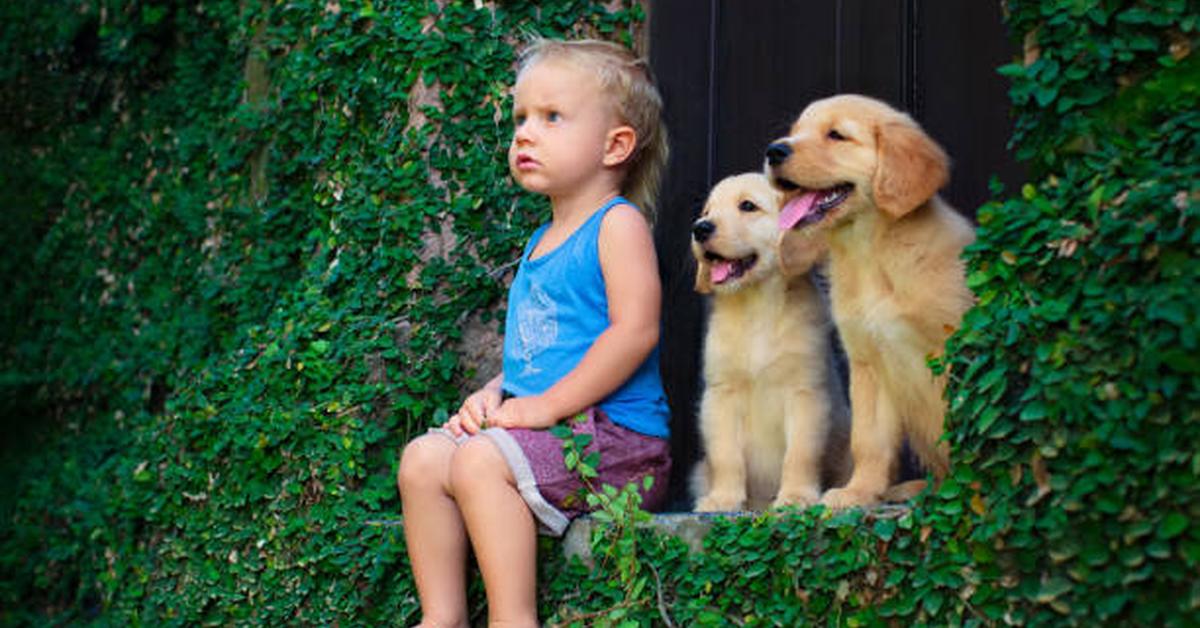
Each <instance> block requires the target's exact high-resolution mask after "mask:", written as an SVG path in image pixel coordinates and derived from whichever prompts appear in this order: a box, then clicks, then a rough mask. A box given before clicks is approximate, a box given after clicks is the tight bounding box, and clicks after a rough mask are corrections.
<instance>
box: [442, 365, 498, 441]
mask: <svg viewBox="0 0 1200 628" xmlns="http://www.w3.org/2000/svg"><path fill="white" fill-rule="evenodd" d="M503 384H504V373H501V374H499V375H497V376H495V377H493V378H492V379H491V381H489V382H488V383H486V384H484V385H483V388H480V389H479V390H477V391H475V392H473V393H471V395H470V396H469V397H467V398H466V399H464V400H463V403H462V407H460V408H459V409H458V412H457V413H456V414H455V415H454V416H451V417H450V418H449V419H447V420H446V424H445V425H443V426H442V427H444V428H446V429H448V430H450V432H451V433H453V434H454V435H455V436H462V435H463V434H464V433H466V434H474V433H476V432H478V431H479V430H481V429H483V428H485V427H487V423H486V421H487V419H488V417H489V416H490V415H492V414H493V413H495V411H496V408H499V407H500V397H501V392H500V387H501V386H502V385H503Z"/></svg>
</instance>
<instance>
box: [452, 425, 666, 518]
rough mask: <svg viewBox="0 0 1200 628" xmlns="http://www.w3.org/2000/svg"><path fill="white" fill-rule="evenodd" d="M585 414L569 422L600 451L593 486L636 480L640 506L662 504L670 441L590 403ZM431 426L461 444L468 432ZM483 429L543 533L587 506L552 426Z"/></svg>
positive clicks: (590, 447) (588, 450)
mask: <svg viewBox="0 0 1200 628" xmlns="http://www.w3.org/2000/svg"><path fill="white" fill-rule="evenodd" d="M585 414H586V417H587V418H586V420H584V421H576V420H573V419H572V420H571V421H569V422H567V423H566V424H567V425H569V426H571V430H572V431H573V432H574V433H576V434H590V435H591V436H592V442H591V444H589V445H588V446H587V448H585V449H584V450H583V451H584V454H585V455H586V454H589V453H591V452H593V451H598V452H600V465H599V467H598V468H597V469H596V471H597V472H598V473H599V476H598V477H595V478H592V479H591V482H592V484H593V486H595V487H596V488H597V489H599V488H600V487H601V486H603V485H605V484H609V485H612V486H614V487H616V488H621V487H623V486H625V485H626V484H629V483H631V482H632V483H634V484H636V485H637V487H638V492H639V493H640V494H641V496H642V508H644V509H646V510H657V509H658V508H661V507H662V506H663V504H664V502H665V501H666V495H667V477H668V476H669V475H670V472H671V446H670V443H668V442H667V439H665V438H656V437H654V436H647V435H645V434H641V433H638V432H635V431H633V430H631V429H628V428H625V427H621V426H620V425H617V424H616V423H613V422H612V421H610V420H609V419H608V417H607V416H606V415H605V414H604V412H603V411H601V410H599V409H596V408H589V409H588V410H586V411H585ZM431 431H434V432H438V433H441V434H445V435H447V436H449V437H451V438H454V440H455V442H456V443H458V444H462V443H464V442H466V440H467V438H469V437H467V436H465V435H464V436H461V437H457V438H455V437H454V435H453V434H451V433H450V432H449V431H448V430H444V429H440V428H434V429H433V430H431ZM480 434H482V435H483V436H486V437H488V438H489V439H491V441H492V442H493V443H495V444H496V448H497V449H499V450H500V453H501V454H502V455H503V456H504V459H505V460H506V461H507V462H508V466H509V468H510V469H511V470H512V473H513V477H514V478H515V479H516V481H517V490H518V491H520V493H521V497H522V498H523V499H524V500H525V503H526V504H527V505H528V506H529V510H530V511H532V512H533V517H534V519H536V520H537V522H538V528H539V530H540V531H541V532H542V533H543V534H549V535H552V536H562V534H563V532H565V531H566V529H567V524H569V523H571V520H572V519H574V518H575V517H578V516H579V515H581V514H583V513H585V512H587V511H588V507H587V502H586V501H585V500H584V499H583V498H582V497H581V495H580V492H581V490H583V489H584V484H583V481H582V480H580V478H579V474H578V473H577V472H575V471H568V470H567V467H566V464H565V463H564V462H563V441H562V439H560V438H558V437H557V436H555V435H554V434H551V433H550V430H531V429H524V428H514V429H504V428H501V427H491V428H488V429H486V430H483V431H482V432H480ZM646 476H650V477H653V478H654V483H653V485H652V486H651V487H650V490H648V491H647V490H645V487H644V485H643V484H642V479H643V478H645V477H646Z"/></svg>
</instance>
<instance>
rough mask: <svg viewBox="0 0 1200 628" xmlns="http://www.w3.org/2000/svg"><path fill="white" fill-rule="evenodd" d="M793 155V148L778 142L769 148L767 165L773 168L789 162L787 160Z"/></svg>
mask: <svg viewBox="0 0 1200 628" xmlns="http://www.w3.org/2000/svg"><path fill="white" fill-rule="evenodd" d="M791 155H792V147H791V146H788V145H787V144H784V143H783V142H776V143H774V144H771V145H770V146H768V147H767V163H768V164H771V165H772V166H778V165H779V164H781V163H783V162H785V161H787V158H788V157H790V156H791Z"/></svg>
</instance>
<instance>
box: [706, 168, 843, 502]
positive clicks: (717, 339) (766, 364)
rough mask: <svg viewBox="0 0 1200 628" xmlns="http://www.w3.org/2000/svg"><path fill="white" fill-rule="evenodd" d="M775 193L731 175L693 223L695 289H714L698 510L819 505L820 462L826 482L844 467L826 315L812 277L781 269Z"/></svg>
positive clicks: (759, 179) (756, 178)
mask: <svg viewBox="0 0 1200 628" xmlns="http://www.w3.org/2000/svg"><path fill="white" fill-rule="evenodd" d="M780 200H781V194H780V193H779V192H778V191H777V190H775V189H774V188H773V187H772V186H771V184H770V182H769V181H768V180H767V178H766V177H765V176H763V175H762V174H760V173H750V174H742V175H737V176H733V177H729V178H727V179H724V180H722V181H721V182H720V183H718V184H717V185H716V186H715V187H714V188H713V189H712V192H711V193H710V195H709V197H708V202H707V203H706V204H705V206H704V211H703V214H702V215H701V216H700V218H699V219H698V220H697V221H696V222H695V224H694V225H693V228H692V252H693V254H694V255H695V257H696V263H697V272H696V290H697V291H699V292H700V293H702V294H711V295H712V308H711V315H710V317H709V323H708V334H707V338H706V340H705V347H704V376H705V391H704V395H703V398H702V400H701V405H700V432H701V436H702V437H703V439H704V448H705V452H706V456H707V458H706V460H705V461H704V462H703V463H701V465H700V466H699V467H698V468H697V473H696V475H695V476H694V477H693V491H694V492H695V494H696V495H697V501H696V510H698V511H720V510H741V509H742V508H744V507H750V508H752V509H761V508H764V507H766V506H767V505H773V506H784V505H789V504H798V505H801V506H807V505H811V504H815V503H816V502H817V500H818V499H820V496H821V489H822V479H823V478H822V461H823V460H825V461H826V465H825V467H826V471H827V472H826V473H825V474H824V475H825V479H826V481H827V482H830V483H833V482H837V481H839V480H840V481H843V482H844V481H845V479H846V476H847V475H848V473H849V469H848V468H847V467H846V466H845V465H846V464H847V463H848V458H847V456H846V455H845V453H846V452H845V448H846V440H847V438H848V434H847V431H848V430H847V427H846V420H847V416H846V415H847V414H848V413H847V410H846V408H845V402H844V401H843V400H842V398H841V397H842V396H841V394H840V392H841V391H840V389H835V391H834V392H835V394H831V386H832V385H834V384H835V383H836V382H835V381H833V380H834V379H835V378H832V377H831V369H830V368H829V351H828V340H827V334H828V333H829V331H830V328H829V320H828V315H827V313H826V309H825V306H824V305H823V304H822V302H821V300H820V295H819V294H818V292H817V290H816V287H815V286H814V285H813V283H812V281H811V280H810V278H809V276H808V275H807V273H805V274H800V275H796V276H794V277H792V278H787V277H784V276H783V273H782V272H781V270H780V266H779V261H778V258H777V252H776V251H777V247H778V243H779V235H780V232H779V226H778V224H779V204H780ZM812 257H813V258H815V257H817V256H816V255H813V256H812ZM805 270H807V269H805ZM839 410H840V411H839ZM835 420H836V421H837V423H836V424H835ZM828 485H829V484H826V486H828Z"/></svg>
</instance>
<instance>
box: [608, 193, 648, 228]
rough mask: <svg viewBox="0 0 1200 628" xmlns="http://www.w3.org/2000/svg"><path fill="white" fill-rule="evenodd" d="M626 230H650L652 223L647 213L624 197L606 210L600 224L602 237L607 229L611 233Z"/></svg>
mask: <svg viewBox="0 0 1200 628" xmlns="http://www.w3.org/2000/svg"><path fill="white" fill-rule="evenodd" d="M626 230H634V231H644V232H649V231H650V223H649V222H647V221H646V215H645V214H643V213H642V210H640V209H638V207H637V205H634V204H633V203H631V202H629V201H626V200H624V199H622V200H621V201H620V202H618V203H615V204H613V206H612V207H610V208H608V211H607V212H605V214H604V218H603V220H602V221H601V224H600V234H601V237H604V235H605V232H606V231H608V232H610V233H611V232H612V231H617V232H624V231H626Z"/></svg>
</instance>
